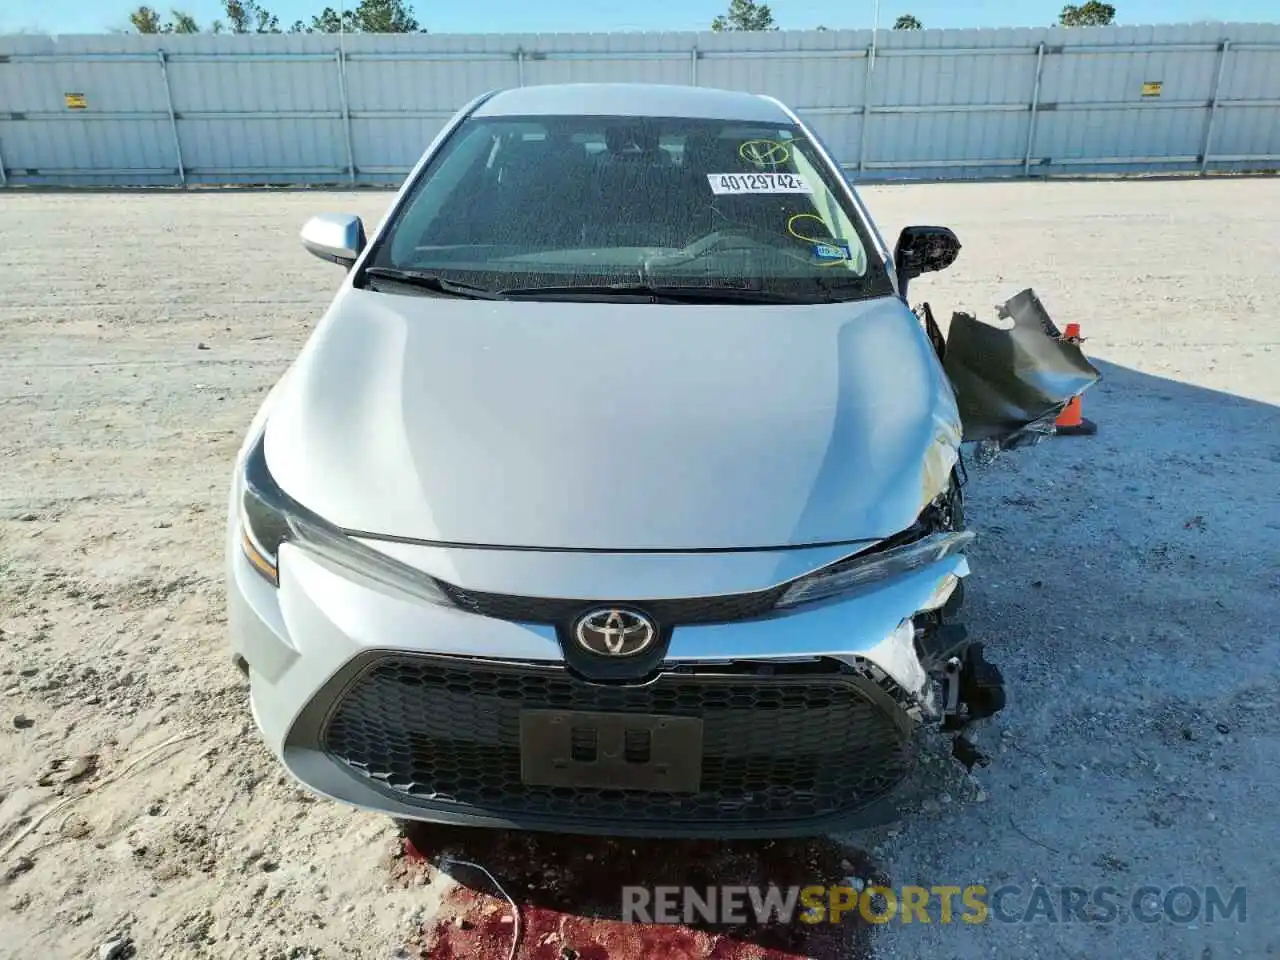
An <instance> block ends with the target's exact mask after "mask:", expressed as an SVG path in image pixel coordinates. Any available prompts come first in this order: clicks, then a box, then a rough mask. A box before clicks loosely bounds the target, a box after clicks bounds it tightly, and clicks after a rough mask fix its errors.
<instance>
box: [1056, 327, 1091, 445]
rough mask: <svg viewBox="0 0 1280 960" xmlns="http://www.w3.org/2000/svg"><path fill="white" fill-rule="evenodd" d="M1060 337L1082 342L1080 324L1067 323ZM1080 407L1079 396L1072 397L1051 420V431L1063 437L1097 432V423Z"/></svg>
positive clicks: (1083, 435) (1081, 405) (1073, 341)
mask: <svg viewBox="0 0 1280 960" xmlns="http://www.w3.org/2000/svg"><path fill="white" fill-rule="evenodd" d="M1062 339H1063V340H1067V341H1069V342H1071V343H1082V342H1083V341H1084V337H1082V336H1080V324H1078V323H1068V324H1067V332H1066V333H1065V334H1063V336H1062ZM1082 409H1083V404H1082V403H1081V402H1080V397H1079V396H1078V395H1077V396H1074V397H1072V398H1071V400H1070V401H1069V402H1068V403H1067V405H1066V407H1065V408H1063V411H1062V413H1060V414H1058V419H1057V420H1055V421H1054V422H1053V428H1054V429H1053V432H1054V433H1056V434H1060V435H1062V436H1065V437H1091V436H1093V435H1094V434H1095V433H1097V432H1098V425H1097V424H1096V423H1094V422H1093V421H1092V420H1089V419H1087V418H1086V417H1085V416H1084V415H1083V414H1082V413H1081V410H1082Z"/></svg>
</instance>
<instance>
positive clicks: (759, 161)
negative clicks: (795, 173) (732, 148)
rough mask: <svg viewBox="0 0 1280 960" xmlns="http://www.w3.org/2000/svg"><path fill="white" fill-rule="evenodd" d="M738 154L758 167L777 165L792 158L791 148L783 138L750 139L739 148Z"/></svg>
mask: <svg viewBox="0 0 1280 960" xmlns="http://www.w3.org/2000/svg"><path fill="white" fill-rule="evenodd" d="M738 156H740V157H741V158H742V159H743V160H745V161H747V163H750V164H752V165H754V166H757V167H776V166H777V165H778V164H780V163H786V162H787V161H788V160H790V159H791V148H790V147H789V146H787V145H786V144H785V143H783V142H782V141H781V140H748V141H746V142H745V143H744V144H743V145H742V146H740V147H739V148H738Z"/></svg>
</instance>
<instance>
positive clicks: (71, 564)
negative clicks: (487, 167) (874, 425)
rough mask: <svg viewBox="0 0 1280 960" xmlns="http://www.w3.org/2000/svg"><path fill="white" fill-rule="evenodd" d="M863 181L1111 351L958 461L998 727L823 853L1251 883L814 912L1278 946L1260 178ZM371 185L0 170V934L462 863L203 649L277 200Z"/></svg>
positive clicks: (1276, 551) (884, 931) (26, 940)
mask: <svg viewBox="0 0 1280 960" xmlns="http://www.w3.org/2000/svg"><path fill="white" fill-rule="evenodd" d="M865 195H866V198H867V200H868V202H869V204H870V206H871V208H872V211H873V213H874V214H875V215H876V217H877V219H878V221H879V223H880V226H881V228H882V231H883V232H884V234H885V235H886V237H893V236H895V235H896V233H897V230H898V229H899V228H900V227H901V226H902V225H904V224H906V223H909V222H915V223H920V222H940V223H946V224H949V225H951V226H952V227H954V228H955V229H956V231H957V232H958V234H959V235H960V238H961V240H962V242H963V243H964V244H965V247H964V251H963V252H962V254H961V257H960V260H959V262H958V263H957V264H956V266H955V267H954V268H952V270H951V271H949V272H947V273H945V274H941V275H938V276H936V277H933V278H928V279H927V280H921V281H917V283H916V285H915V287H914V291H913V298H912V299H913V300H919V299H923V298H926V297H927V298H928V299H929V300H930V301H931V302H932V303H933V305H934V307H935V310H936V311H938V312H939V314H940V316H942V317H945V316H949V315H950V312H951V310H952V309H956V308H962V309H966V310H970V311H973V312H977V313H978V314H979V316H982V317H985V318H989V317H991V316H992V315H993V314H992V312H991V306H992V305H993V304H995V303H998V302H1002V301H1003V300H1004V299H1006V298H1007V297H1008V296H1010V295H1012V294H1013V293H1015V292H1016V291H1017V290H1019V289H1021V288H1022V287H1025V286H1029V285H1030V286H1034V287H1035V288H1036V290H1037V292H1038V293H1040V295H1041V296H1042V298H1043V299H1044V301H1045V303H1046V305H1047V306H1048V307H1049V309H1050V310H1051V312H1052V313H1053V314H1054V316H1055V318H1056V319H1057V320H1058V322H1059V323H1060V324H1061V323H1065V322H1067V321H1069V320H1074V321H1079V322H1080V323H1082V325H1083V327H1084V334H1085V336H1086V337H1087V338H1088V343H1087V344H1086V352H1088V353H1089V354H1090V355H1091V356H1092V357H1094V358H1095V359H1096V360H1097V361H1098V363H1099V366H1100V367H1102V369H1103V370H1104V375H1105V380H1104V381H1103V383H1101V384H1100V385H1099V386H1098V387H1097V388H1095V389H1094V390H1092V391H1090V392H1089V394H1088V395H1087V396H1086V400H1085V412H1086V414H1087V415H1088V416H1089V417H1091V418H1092V419H1095V420H1096V421H1097V422H1098V423H1099V424H1100V433H1099V435H1098V436H1097V437H1094V438H1084V439H1065V438H1063V439H1057V440H1054V441H1051V442H1050V443H1047V444H1044V445H1041V446H1039V447H1037V448H1034V449H1031V450H1023V451H1019V452H1017V453H1012V454H1007V455H1004V456H1002V457H1000V458H998V459H997V460H996V461H995V462H994V463H992V464H990V465H986V466H972V467H971V479H972V483H971V486H970V488H969V516H970V520H971V523H972V525H973V526H974V528H975V529H977V530H978V531H979V534H980V539H979V541H978V544H977V546H976V548H975V549H974V551H973V553H972V558H973V567H974V571H975V576H974V578H973V579H972V581H971V584H970V591H969V598H970V602H971V616H970V625H971V629H972V630H973V632H974V633H975V634H976V635H977V636H979V637H980V638H981V639H983V640H985V641H987V643H988V646H989V653H990V654H991V656H992V658H993V659H995V660H996V661H997V662H999V663H1000V664H1001V665H1002V666H1003V668H1004V670H1005V674H1006V678H1007V680H1008V682H1009V685H1010V704H1009V707H1008V709H1007V710H1006V711H1005V712H1004V713H1003V714H1001V715H1000V716H999V717H997V718H996V719H995V720H993V721H992V722H991V723H989V724H988V725H986V726H985V727H983V728H982V729H981V730H979V731H977V732H976V733H975V734H974V740H975V742H976V744H977V746H978V748H979V749H980V750H982V751H983V752H984V753H986V754H987V755H988V756H989V758H990V762H989V763H988V764H987V765H986V766H977V767H975V768H974V771H973V773H971V774H968V773H966V772H965V770H964V768H963V767H961V766H960V765H958V764H957V763H955V762H953V761H951V760H949V759H947V756H946V754H945V752H944V751H943V749H942V745H941V744H940V743H934V742H932V741H930V742H929V743H927V744H926V748H927V752H926V763H925V764H924V765H923V766H922V768H921V772H920V775H919V776H918V777H917V778H916V779H915V781H914V782H913V783H912V784H911V785H910V788H909V789H908V790H907V791H906V792H905V793H904V811H903V818H902V820H901V821H900V822H899V823H897V824H896V825H894V826H892V827H889V828H882V829H880V830H878V831H875V832H872V833H868V834H859V835H857V836H852V837H847V838H840V840H841V841H842V842H843V843H847V844H848V845H849V848H848V849H850V850H852V848H857V849H858V850H861V851H865V853H857V854H855V853H853V852H850V853H849V854H848V856H849V857H850V861H849V862H846V863H843V864H840V866H842V867H844V868H847V867H849V866H850V864H851V863H852V864H855V865H856V872H859V873H861V874H862V875H864V876H866V877H871V876H881V877H887V878H889V879H890V880H891V881H892V882H893V883H894V884H898V885H901V884H923V885H925V886H932V885H953V886H958V887H965V886H968V885H971V884H986V885H987V886H988V887H989V888H990V889H994V888H996V887H999V886H1001V885H1005V884H1014V885H1017V886H1018V887H1019V888H1020V890H1021V893H1019V894H1017V895H1014V896H1011V897H1009V898H1008V899H1007V900H1006V901H1004V902H1003V906H1004V911H1003V912H1004V914H1005V915H1008V914H1022V913H1023V912H1025V911H1026V910H1027V907H1028V906H1029V904H1030V902H1031V897H1030V891H1031V887H1032V886H1033V885H1034V884H1037V883H1038V884H1045V885H1048V886H1050V887H1053V888H1055V891H1056V888H1057V887H1059V886H1062V885H1071V886H1078V887H1083V888H1086V889H1089V888H1093V887H1096V886H1099V885H1110V886H1112V887H1114V888H1115V889H1116V891H1117V893H1118V899H1119V901H1120V902H1121V904H1122V906H1123V905H1125V904H1127V901H1128V898H1129V897H1130V896H1131V895H1132V894H1133V893H1134V892H1135V891H1137V890H1138V889H1139V888H1141V887H1143V886H1145V885H1150V886H1154V887H1158V888H1160V889H1161V890H1166V889H1168V888H1171V887H1174V886H1178V885H1186V886H1190V887H1193V888H1196V889H1198V890H1201V891H1203V889H1204V888H1205V887H1208V886H1218V887H1219V888H1221V889H1223V890H1224V892H1229V891H1230V890H1231V889H1232V888H1234V887H1237V886H1244V887H1247V888H1248V897H1249V899H1248V913H1247V920H1246V921H1245V922H1243V923H1240V922H1225V923H1224V922H1219V923H1217V924H1208V923H1206V922H1204V920H1203V919H1202V918H1196V919H1193V920H1192V921H1191V922H1189V923H1183V924H1175V923H1173V922H1168V921H1160V922H1156V923H1139V922H1135V921H1133V920H1129V921H1128V922H1121V921H1120V920H1116V921H1115V922H1106V919H1107V918H1106V917H1105V916H1098V915H1097V913H1096V911H1095V912H1094V915H1093V916H1092V918H1090V917H1089V916H1088V915H1087V914H1088V912H1087V911H1086V913H1085V914H1082V915H1080V916H1076V917H1065V918H1064V917H1063V916H1062V911H1061V909H1060V901H1059V900H1058V894H1057V893H1056V892H1054V893H1053V899H1054V903H1053V904H1052V905H1051V910H1050V911H1048V912H1049V913H1052V916H1048V915H1046V914H1047V911H1046V910H1045V909H1044V908H1043V905H1042V906H1041V909H1040V910H1039V911H1038V912H1036V911H1033V913H1035V914H1036V915H1035V918H1034V919H1033V921H1032V922H1027V923H1005V922H996V921H995V920H992V921H990V922H987V923H985V924H981V925H969V924H965V923H952V924H949V925H947V924H941V923H939V922H938V920H939V918H940V914H939V911H938V910H937V908H936V907H934V908H931V916H932V919H933V921H934V922H932V923H929V924H922V923H920V922H919V918H918V917H917V918H916V920H917V922H914V923H911V924H903V923H900V922H897V921H894V922H891V923H889V924H886V925H884V926H883V927H882V928H880V929H878V930H876V931H874V934H873V935H869V940H870V946H867V943H866V940H867V939H868V937H866V936H863V934H866V933H867V931H866V930H863V931H862V932H861V933H860V934H859V935H858V936H856V937H852V938H851V939H849V940H847V941H844V947H843V949H844V950H845V952H846V953H848V954H852V953H859V954H864V955H865V954H866V953H868V951H869V952H870V953H871V954H872V955H874V956H879V957H896V956H947V957H955V958H969V957H978V956H984V957H985V956H999V957H1002V958H1016V957H1035V958H1042V957H1080V958H1084V957H1108V958H1109V957H1118V956H1123V957H1134V958H1139V957H1142V958H1156V957H1159V958H1166V960H1173V958H1184V957H1185V958H1189V960H1209V958H1223V957H1233V956H1241V957H1249V958H1255V957H1263V956H1270V955H1274V954H1276V953H1280V932H1277V931H1280V915H1278V914H1280V911H1277V908H1276V907H1275V905H1274V901H1271V900H1270V897H1269V894H1270V889H1269V886H1268V884H1267V881H1269V880H1272V879H1273V878H1274V876H1275V854H1274V851H1275V850H1276V849H1277V847H1278V846H1280V820H1278V818H1277V817H1276V816H1275V814H1274V809H1275V799H1274V798H1275V797H1276V795H1277V794H1278V793H1280V720H1278V719H1277V717H1280V639H1277V634H1276V630H1275V627H1274V624H1275V623H1276V622H1277V621H1280V548H1278V547H1277V544H1280V504H1278V502H1277V491H1278V490H1280V413H1278V412H1277V408H1276V406H1275V404H1276V403H1277V402H1280V350H1278V349H1277V343H1278V342H1280V334H1278V333H1277V328H1276V321H1275V317H1274V315H1273V304H1274V303H1275V302H1276V301H1277V300H1280V275H1278V274H1277V273H1276V271H1275V269H1274V262H1273V261H1274V252H1275V247H1276V237H1277V236H1280V180H1235V181H1225V180H1215V181H1208V182H1172V181H1165V182H1114V183H1053V184H986V185H935V186H899V187H882V188H873V189H867V190H866V191H865ZM389 199H390V195H389V194H386V193H372V192H367V193H356V194H325V193H305V192H297V193H265V192H264V193H253V192H207V193H199V194H191V195H186V196H180V195H164V194H149V195H148V194H118V195H113V194H70V193H62V194H46V195H39V194H19V193H8V194H2V195H0V217H3V221H4V223H5V224H6V227H7V230H6V235H7V236H8V237H9V238H10V243H9V244H8V246H9V252H8V254H7V257H6V262H7V264H8V265H7V266H5V267H4V268H3V272H2V274H0V275H2V276H3V278H4V297H3V299H0V410H2V414H3V416H2V421H0V422H3V423H4V424H5V427H6V429H5V431H4V434H3V438H2V439H0V453H2V455H3V462H4V469H3V472H0V711H2V713H0V928H3V930H4V931H5V933H4V935H3V936H0V955H3V956H11V957H23V958H25V957H32V956H40V957H46V956H47V957H57V958H61V957H81V956H90V955H97V954H96V952H95V951H98V949H99V948H100V947H102V946H103V945H105V944H107V943H109V942H110V941H111V940H112V939H113V938H116V939H120V940H123V941H126V942H128V943H131V944H133V945H134V948H136V950H137V955H138V956H140V957H148V958H149V957H165V956H168V957H175V958H177V957H182V958H187V957H233V956H234V957H270V958H276V957H281V958H285V957H290V958H292V957H312V956H314V957H335V958H336V957H344V958H364V957H377V958H385V957H390V956H396V955H397V954H396V952H395V951H397V950H398V949H400V948H401V947H402V946H403V945H406V944H410V945H412V944H413V943H415V942H417V943H421V942H424V941H423V935H424V930H427V928H429V926H430V923H431V920H432V918H433V916H435V915H436V914H437V912H438V910H439V908H440V907H441V905H442V904H445V903H447V902H449V901H450V899H451V898H453V899H454V900H456V891H457V889H458V888H457V887H454V886H453V885H452V883H451V882H450V881H449V880H448V878H446V877H441V876H439V875H438V874H432V873H430V872H424V871H421V870H417V871H415V870H413V869H410V868H408V867H406V866H405V859H406V858H404V857H403V856H401V855H400V845H399V841H398V838H397V836H396V834H395V831H394V828H393V827H392V826H391V825H390V824H389V823H388V822H387V821H385V820H384V819H382V818H379V817H375V816H370V815H365V814H359V813H353V812H350V811H348V810H346V809H344V808H340V807H338V806H337V805H334V804H331V803H328V802H326V801H315V800H312V799H311V798H309V797H308V796H306V795H305V794H303V793H301V792H300V791H299V790H297V789H296V788H294V787H293V786H292V784H291V782H289V781H287V780H286V779H285V778H284V777H283V776H282V774H281V771H280V770H279V769H278V768H277V767H276V766H275V765H274V763H272V762H271V760H270V758H269V757H268V756H267V755H266V753H265V751H264V750H263V748H262V747H261V746H260V745H259V743H258V741H257V739H256V736H255V734H254V732H253V730H252V729H251V723H250V720H249V716H248V713H247V710H246V704H245V688H244V685H243V683H242V682H241V680H240V678H239V675H238V674H237V673H236V671H235V670H234V669H233V668H232V667H231V666H230V664H229V662H228V660H227V657H226V654H225V649H224V645H225V638H224V631H225V622H224V618H223V594H222V586H221V582H220V581H221V557H220V548H221V529H222V521H223V513H222V510H223V497H224V493H225V487H226V482H227V478H228V468H229V465H230V461H231V458H232V456H233V455H234V453H235V450H236V447H237V445H238V443H239V440H240V438H241V435H242V432H243V430H244V429H245V427H246V426H247V424H248V421H249V419H250V417H251V416H252V413H253V411H254V409H255V408H256V406H257V404H258V403H259V401H260V400H261V398H262V396H263V393H264V391H265V390H266V389H267V387H268V386H269V385H270V383H271V382H272V381H273V380H274V379H275V378H276V377H277V376H278V375H279V373H280V372H281V371H282V370H283V369H284V367H285V365H286V363H287V362H288V360H289V359H290V358H291V357H292V355H293V354H294V353H295V351H296V350H297V349H298V347H299V346H300V345H301V343H302V342H303V339H304V338H305V337H306V335H307V333H308V331H309V330H310V328H311V324H312V323H313V321H314V320H315V318H316V317H317V316H318V315H319V313H320V311H321V310H323V308H324V306H325V304H326V302H327V300H328V298H329V296H330V294H331V292H332V290H333V288H334V287H335V285H336V284H337V283H338V280H339V272H338V271H337V269H336V268H334V267H332V266H328V265H325V264H322V263H321V262H320V261H317V260H314V259H313V258H311V257H309V256H307V255H306V254H305V253H304V252H303V251H302V249H301V247H300V246H299V244H298V243H297V241H296V234H297V228H298V226H299V225H300V223H301V221H302V220H303V219H304V218H305V216H306V215H307V214H308V213H310V212H312V211H316V210H322V209H337V210H351V211H354V212H358V213H360V214H362V215H364V216H365V217H366V218H369V219H370V220H376V219H377V218H378V217H379V216H380V215H381V213H382V212H383V210H384V209H385V207H386V204H387V202H388V200H389ZM450 843H452V844H453V845H454V846H457V845H458V844H461V846H460V847H458V852H459V855H461V856H465V855H466V854H467V853H468V847H467V841H466V840H465V839H461V840H459V839H458V838H453V839H451V840H450ZM841 849H846V848H844V847H842V848H841ZM483 852H484V851H482V853H483ZM490 852H491V851H490ZM641 853H642V854H643V853H644V851H641ZM532 855H533V856H538V855H540V854H538V853H537V852H536V851H535V853H534V854H532ZM820 860H822V856H817V857H816V859H815V861H814V862H817V861H820ZM836 863H838V864H839V860H837V861H836ZM499 872H501V871H500V870H499ZM481 886H483V884H482V883H481ZM495 902H497V903H499V904H500V903H501V901H495ZM1184 905H1185V904H1184ZM490 906H491V905H490ZM572 906H573V905H572V904H569V905H568V908H567V909H569V910H570V911H571V910H572ZM485 909H489V907H485ZM957 913H959V907H957ZM1054 919H1056V920H1057V921H1058V922H1053V920H1054ZM1068 921H1070V922H1068ZM460 926H461V925H460ZM428 939H429V938H428ZM504 943H505V941H500V940H494V941H491V949H487V951H486V952H485V953H483V954H468V955H474V956H482V957H484V958H487V957H488V956H489V953H490V952H492V954H493V956H495V957H504V956H505V945H504ZM690 943H691V944H693V945H692V946H690V947H689V948H688V950H689V952H688V955H689V956H694V955H707V952H708V951H710V950H711V949H712V948H713V945H712V944H711V943H710V942H709V941H707V940H706V939H705V938H704V939H703V940H701V941H697V942H694V941H690ZM530 949H532V948H530ZM682 949H684V948H682ZM824 949H825V948H824ZM699 950H701V951H703V952H702V953H698V952H697V951H699ZM815 951H816V948H815ZM109 953H110V950H109V949H108V950H107V951H106V953H104V955H106V954H109ZM122 953H123V954H127V953H128V948H122ZM400 955H411V954H403V953H402V954H400ZM523 955H528V956H533V953H527V954H522V956H523ZM538 955H539V956H541V955H542V954H541V953H539V954H538ZM553 955H554V954H548V956H553ZM598 955H599V956H601V957H606V956H613V957H618V956H621V953H619V952H618V951H615V952H614V953H612V954H610V953H608V952H605V953H601V954H598ZM681 955H684V954H681ZM718 955H724V956H727V955H728V954H718ZM585 956H586V955H585V954H584V957H585ZM627 956H630V954H629V953H628V954H627Z"/></svg>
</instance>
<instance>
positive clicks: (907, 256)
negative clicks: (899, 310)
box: [893, 227, 960, 299]
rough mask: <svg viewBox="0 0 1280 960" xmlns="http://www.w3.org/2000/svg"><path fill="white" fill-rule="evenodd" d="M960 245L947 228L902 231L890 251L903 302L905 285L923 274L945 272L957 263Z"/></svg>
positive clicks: (905, 293)
mask: <svg viewBox="0 0 1280 960" xmlns="http://www.w3.org/2000/svg"><path fill="white" fill-rule="evenodd" d="M959 254H960V241H959V240H958V239H957V238H956V235H955V234H954V233H952V232H951V230H950V229H948V228H947V227H903V229H902V233H901V234H900V235H899V236H898V246H897V247H896V248H895V249H894V251H893V267H894V269H895V270H896V271H897V272H898V287H899V292H900V293H901V294H902V297H903V299H906V296H907V284H908V283H909V282H910V281H911V280H913V279H914V278H916V277H918V276H920V274H922V273H932V272H934V271H935V270H945V269H947V267H949V266H951V265H952V264H953V263H955V262H956V257H957V256H959Z"/></svg>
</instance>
